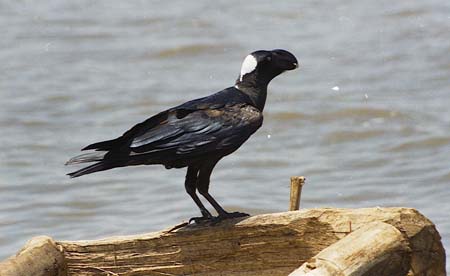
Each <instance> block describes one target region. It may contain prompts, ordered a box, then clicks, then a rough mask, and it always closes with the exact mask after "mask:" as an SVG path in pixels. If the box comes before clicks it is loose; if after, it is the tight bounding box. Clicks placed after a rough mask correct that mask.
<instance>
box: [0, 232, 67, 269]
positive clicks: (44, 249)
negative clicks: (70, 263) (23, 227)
mask: <svg viewBox="0 0 450 276" xmlns="http://www.w3.org/2000/svg"><path fill="white" fill-rule="evenodd" d="M61 250H62V249H61ZM61 250H60V249H58V247H57V245H56V244H55V242H54V241H53V240H52V239H51V238H49V237H47V236H39V237H35V238H33V239H31V240H30V241H29V242H28V243H27V244H26V245H25V246H24V247H23V249H22V250H21V251H19V253H17V254H16V255H15V256H12V257H10V258H8V259H7V260H5V261H3V262H1V263H0V276H53V275H54V276H65V275H67V271H66V264H65V260H64V255H63V253H62V252H61Z"/></svg>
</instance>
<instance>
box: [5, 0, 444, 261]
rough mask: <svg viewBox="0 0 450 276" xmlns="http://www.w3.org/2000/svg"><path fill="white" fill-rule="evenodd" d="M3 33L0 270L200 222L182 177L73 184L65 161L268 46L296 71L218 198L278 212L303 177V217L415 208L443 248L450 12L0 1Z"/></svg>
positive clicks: (229, 81) (194, 93)
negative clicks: (6, 262) (82, 243)
mask: <svg viewBox="0 0 450 276" xmlns="http://www.w3.org/2000/svg"><path fill="white" fill-rule="evenodd" d="M128 2H130V3H128ZM131 2H132V3H131ZM0 30H1V35H0V131H1V135H0V257H1V258H2V259H3V258H5V257H7V256H9V255H11V254H13V253H15V252H16V251H17V250H18V249H19V248H20V247H21V246H22V245H23V244H24V243H25V242H26V241H27V240H28V239H30V238H31V237H33V236H35V235H41V234H45V235H50V236H52V237H54V238H56V239H71V240H73V239H95V238H100V237H105V236H110V235H117V234H136V233H142V232H148V231H154V230H159V229H162V228H165V227H168V226H171V225H174V224H176V223H179V222H180V221H183V220H186V219H187V218H189V217H192V216H196V215H198V210H197V208H196V206H195V205H194V203H193V202H192V200H191V199H190V198H189V196H188V195H187V194H186V193H185V191H184V186H183V181H184V173H185V170H165V169H164V168H163V167H161V166H151V167H150V166H147V167H134V168H122V169H116V170H111V171H107V172H102V173H98V174H92V175H89V176H85V177H81V178H77V179H73V180H70V179H69V178H68V177H67V176H66V175H65V174H66V173H68V172H70V171H72V170H74V169H76V168H73V167H72V168H67V167H65V166H64V162H65V161H66V160H67V159H69V158H70V157H72V156H74V155H76V154H79V149H81V148H82V147H84V146H85V145H87V144H89V143H92V142H96V141H100V140H103V139H110V138H115V137H116V136H119V135H121V134H122V133H123V132H124V131H125V130H127V129H128V128H129V127H131V126H132V125H134V124H135V123H138V122H140V121H142V120H144V119H146V118H147V117H149V116H151V115H153V114H155V113H157V112H159V111H161V110H163V109H166V108H169V107H172V106H174V105H177V104H180V103H182V102H184V101H187V100H190V99H193V98H198V97H201V96H205V95H208V94H211V93H213V92H216V91H219V90H221V89H223V88H225V87H228V86H231V85H233V84H234V80H235V79H236V78H237V76H238V74H239V70H240V65H241V62H242V60H243V58H244V57H245V56H246V55H247V54H248V53H249V52H252V51H254V50H257V49H274V48H285V49H287V50H289V51H291V52H293V53H294V54H295V55H296V56H297V57H298V59H299V62H300V64H301V69H300V70H296V71H293V72H289V73H285V74H283V75H281V76H279V77H278V78H276V79H275V80H274V81H273V82H272V83H271V85H270V87H269V96H268V100H267V104H266V109H265V122H264V125H263V127H262V128H261V129H260V130H259V131H258V132H257V133H256V134H255V135H254V136H253V137H252V138H251V139H250V140H249V141H248V142H247V143H246V144H244V146H243V147H242V148H241V149H239V150H238V151H237V152H236V153H234V154H233V155H231V156H229V157H226V158H225V159H223V160H222V161H221V162H220V163H219V165H218V166H217V167H216V169H215V171H214V173H213V177H212V184H211V191H212V194H213V195H215V196H216V198H217V199H218V201H219V202H221V203H222V204H223V205H224V207H226V208H228V209H230V210H242V211H247V212H250V213H253V214H255V213H263V212H277V211H285V210H286V209H287V206H288V198H289V177H290V176H292V175H304V176H306V177H307V184H306V186H305V187H304V191H303V195H302V202H301V205H302V208H314V207H349V208H354V207H374V206H407V207H414V208H417V209H418V210H419V211H420V212H422V213H423V214H425V215H426V216H428V217H429V218H430V219H431V220H432V221H433V222H434V223H436V225H437V228H438V230H439V231H440V233H441V235H442V238H443V241H444V245H445V246H446V247H447V248H450V247H449V246H450V220H449V213H450V189H449V184H450V54H449V53H450V2H449V1H444V0H441V1H438V0H431V1H418V0H411V1H397V2H395V1H394V2H392V1H386V0H382V1H356V0H354V1H336V0H329V1H320V2H317V1H289V2H288V1H286V2H280V1H279V2H274V1H245V2H239V1H215V2H212V1H195V2H194V1H189V2H188V1H170V2H169V1H106V0H104V1H87V0H85V1H56V0H55V1H13V0H0ZM338 88H339V89H338Z"/></svg>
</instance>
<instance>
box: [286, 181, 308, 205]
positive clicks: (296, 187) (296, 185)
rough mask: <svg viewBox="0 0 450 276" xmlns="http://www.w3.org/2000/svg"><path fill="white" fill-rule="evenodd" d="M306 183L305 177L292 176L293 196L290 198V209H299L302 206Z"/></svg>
mask: <svg viewBox="0 0 450 276" xmlns="http://www.w3.org/2000/svg"><path fill="white" fill-rule="evenodd" d="M303 185H305V177H303V176H291V196H290V200H289V211H297V210H298V209H299V208H300V198H301V195H302V188H303Z"/></svg>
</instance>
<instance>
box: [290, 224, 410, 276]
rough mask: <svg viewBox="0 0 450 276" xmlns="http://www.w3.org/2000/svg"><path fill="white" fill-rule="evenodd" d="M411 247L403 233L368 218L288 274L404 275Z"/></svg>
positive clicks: (408, 266)
mask: <svg viewBox="0 0 450 276" xmlns="http://www.w3.org/2000/svg"><path fill="white" fill-rule="evenodd" d="M410 264H411V249H410V248H409V246H408V241H407V240H406V239H405V237H404V236H403V234H402V233H401V232H400V231H399V230H398V229H397V228H395V227H394V226H392V225H390V224H387V223H384V222H379V221H375V222H371V223H369V224H367V225H365V226H363V227H361V228H359V229H358V230H356V231H354V232H352V233H350V234H349V235H347V236H346V237H345V238H343V239H341V240H339V241H338V242H336V243H334V244H332V245H330V246H328V247H327V248H325V249H324V250H322V251H320V252H319V254H317V255H315V256H314V257H313V258H311V259H309V260H308V261H307V262H305V263H304V264H303V265H302V266H301V267H300V268H298V269H297V270H295V271H294V272H292V273H291V274H289V276H319V275H320V276H337V275H339V276H364V275H377V276H406V275H407V273H408V270H409V268H410Z"/></svg>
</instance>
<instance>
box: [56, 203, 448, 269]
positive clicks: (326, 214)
mask: <svg viewBox="0 0 450 276" xmlns="http://www.w3.org/2000/svg"><path fill="white" fill-rule="evenodd" d="M374 221H378V222H384V223H387V224H389V225H392V226H394V227H395V228H396V229H398V230H399V231H400V232H401V234H402V236H403V238H404V240H405V241H407V243H408V246H409V249H410V253H408V254H410V258H411V259H410V260H411V261H410V264H409V263H408V264H407V265H408V266H409V267H410V272H409V274H408V275H410V276H412V275H414V276H422V275H423V276H425V275H426V276H444V275H445V253H444V249H443V247H442V244H441V241H440V236H439V233H438V232H437V231H436V229H435V227H434V225H433V224H432V223H431V222H430V221H429V220H428V219H427V218H425V217H424V216H422V215H421V214H420V213H418V212H417V211H415V210H413V209H408V208H370V209H369V208H368V209H312V210H301V211H295V212H286V213H278V214H267V215H258V216H254V217H249V218H241V219H234V220H229V221H225V222H222V223H220V224H218V225H214V226H195V225H190V226H187V227H183V228H180V229H177V230H175V231H172V232H169V231H161V232H157V233H151V234H144V235H135V236H122V237H112V238H108V239H104V240H96V241H73V242H70V241H65V242H58V243H57V244H58V245H61V246H62V247H63V248H64V255H65V259H66V262H67V268H68V275H79V276H83V275H121V276H124V275H127V276H128V275H133V276H138V275H288V274H290V273H291V272H292V271H294V270H295V269H297V268H298V267H300V266H301V265H302V264H303V263H304V262H306V261H307V260H308V259H310V258H311V257H313V256H315V255H316V254H318V253H319V252H320V251H322V250H323V249H325V248H326V247H328V246H330V245H332V244H334V243H335V242H337V241H338V240H340V239H342V238H343V237H345V236H346V235H348V234H349V233H351V232H353V231H355V230H357V229H359V228H361V227H363V226H365V225H367V224H368V223H371V222H374ZM342 250H345V248H343V249H342ZM108 273H109V274H108ZM361 275H363V274H361ZM364 275H374V274H364Z"/></svg>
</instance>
